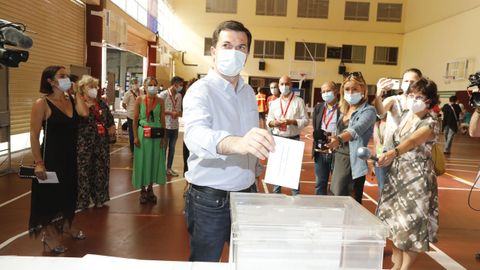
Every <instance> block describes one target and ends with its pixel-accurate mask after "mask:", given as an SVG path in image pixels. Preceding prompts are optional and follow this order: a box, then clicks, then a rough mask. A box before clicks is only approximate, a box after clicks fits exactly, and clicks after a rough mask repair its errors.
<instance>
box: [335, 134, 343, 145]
mask: <svg viewBox="0 0 480 270" xmlns="http://www.w3.org/2000/svg"><path fill="white" fill-rule="evenodd" d="M335 138H337V140H338V142H339V143H340V145H343V144H344V143H345V142H344V141H343V139H342V137H340V135H337V136H335Z"/></svg>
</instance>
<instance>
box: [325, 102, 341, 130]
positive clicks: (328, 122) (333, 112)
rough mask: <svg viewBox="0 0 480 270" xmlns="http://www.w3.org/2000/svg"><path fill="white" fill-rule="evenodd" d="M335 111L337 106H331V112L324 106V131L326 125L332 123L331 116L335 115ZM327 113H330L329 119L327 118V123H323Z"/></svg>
mask: <svg viewBox="0 0 480 270" xmlns="http://www.w3.org/2000/svg"><path fill="white" fill-rule="evenodd" d="M336 110H337V104H335V106H333V108H332V110H329V109H328V107H327V106H325V109H324V110H323V119H322V123H324V124H325V129H327V128H328V125H329V124H330V122H331V121H332V118H333V115H334V114H335V111H336ZM327 111H330V112H331V113H330V118H328V121H327V122H326V123H325V118H327Z"/></svg>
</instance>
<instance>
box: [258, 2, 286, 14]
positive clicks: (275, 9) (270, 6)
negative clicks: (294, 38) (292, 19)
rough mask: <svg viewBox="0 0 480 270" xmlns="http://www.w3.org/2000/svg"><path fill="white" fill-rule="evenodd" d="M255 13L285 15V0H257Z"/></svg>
mask: <svg viewBox="0 0 480 270" xmlns="http://www.w3.org/2000/svg"><path fill="white" fill-rule="evenodd" d="M256 14H257V15H268V16H287V0H257V13H256Z"/></svg>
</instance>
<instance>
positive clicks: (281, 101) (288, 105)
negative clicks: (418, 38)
mask: <svg viewBox="0 0 480 270" xmlns="http://www.w3.org/2000/svg"><path fill="white" fill-rule="evenodd" d="M291 95H292V96H291V97H290V100H289V101H288V104H287V108H286V109H285V112H284V111H283V105H282V104H283V100H282V99H280V109H281V110H282V117H283V118H285V115H286V114H287V111H288V108H290V103H291V102H292V99H293V93H292V94H291Z"/></svg>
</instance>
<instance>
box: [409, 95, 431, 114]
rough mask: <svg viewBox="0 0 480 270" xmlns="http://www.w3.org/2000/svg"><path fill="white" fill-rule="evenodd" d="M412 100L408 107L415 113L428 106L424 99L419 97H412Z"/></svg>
mask: <svg viewBox="0 0 480 270" xmlns="http://www.w3.org/2000/svg"><path fill="white" fill-rule="evenodd" d="M410 100H411V101H410V102H408V105H409V106H408V109H409V110H410V111H411V112H413V113H418V112H421V111H423V110H425V109H426V108H427V104H425V102H424V101H423V100H419V99H412V98H410Z"/></svg>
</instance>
